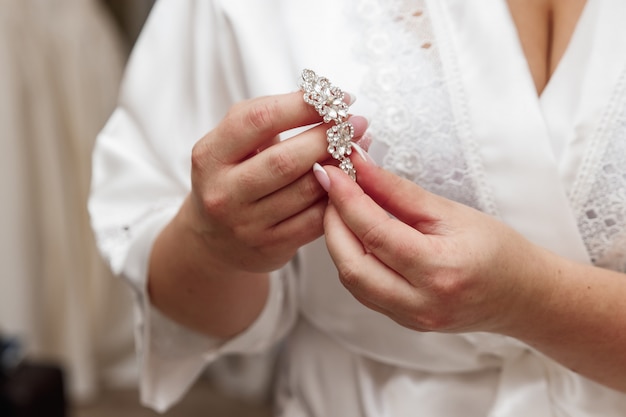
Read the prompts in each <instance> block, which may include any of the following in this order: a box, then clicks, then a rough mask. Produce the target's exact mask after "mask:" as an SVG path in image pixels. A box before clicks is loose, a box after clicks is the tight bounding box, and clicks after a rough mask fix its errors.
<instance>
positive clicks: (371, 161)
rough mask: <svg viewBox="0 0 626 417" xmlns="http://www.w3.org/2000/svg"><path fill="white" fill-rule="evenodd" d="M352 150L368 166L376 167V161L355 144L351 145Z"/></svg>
mask: <svg viewBox="0 0 626 417" xmlns="http://www.w3.org/2000/svg"><path fill="white" fill-rule="evenodd" d="M352 148H353V149H354V150H355V151H356V153H358V154H359V156H360V157H361V159H363V160H364V161H365V162H367V163H368V164H372V165H378V164H377V163H376V161H374V159H373V158H372V157H371V156H370V154H368V153H367V152H365V150H364V149H363V148H361V147H360V146H359V145H358V144H357V143H352Z"/></svg>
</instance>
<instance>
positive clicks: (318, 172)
mask: <svg viewBox="0 0 626 417" xmlns="http://www.w3.org/2000/svg"><path fill="white" fill-rule="evenodd" d="M313 174H314V175H315V179H317V182H319V183H320V185H321V186H322V188H323V189H324V190H325V191H326V192H328V190H330V177H329V176H328V174H327V173H326V170H325V169H324V168H322V166H321V165H320V164H318V163H317V162H316V163H315V164H314V165H313Z"/></svg>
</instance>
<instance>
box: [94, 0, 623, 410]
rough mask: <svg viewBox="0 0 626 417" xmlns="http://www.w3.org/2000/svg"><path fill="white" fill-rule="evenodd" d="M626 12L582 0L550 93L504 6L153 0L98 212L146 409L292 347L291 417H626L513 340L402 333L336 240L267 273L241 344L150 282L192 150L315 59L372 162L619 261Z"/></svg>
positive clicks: (616, 5)
mask: <svg viewBox="0 0 626 417" xmlns="http://www.w3.org/2000/svg"><path fill="white" fill-rule="evenodd" d="M623 16H626V3H625V2H623V1H621V0H589V1H588V4H587V6H586V8H585V10H584V13H583V15H582V17H581V20H580V22H579V24H578V27H577V29H576V32H575V34H574V36H573V38H572V41H571V43H570V45H569V48H568V50H567V51H566V54H565V56H564V57H563V60H562V61H561V63H560V65H559V67H558V69H557V71H556V72H555V74H554V75H553V78H552V79H551V81H550V83H549V85H548V86H547V88H546V90H545V91H544V93H543V94H542V95H541V97H537V94H536V91H535V87H534V84H533V81H532V78H531V76H530V73H529V71H528V67H527V63H526V61H525V58H524V54H523V52H522V49H521V47H520V44H519V39H518V37H517V33H516V30H515V26H514V24H513V22H512V20H511V17H510V15H509V12H508V9H507V6H506V1H505V0H425V1H420V0H354V1H351V0H320V1H311V2H294V1H289V0H263V1H261V0H214V1H204V0H202V1H180V0H161V1H160V3H157V6H156V9H155V11H154V12H153V15H152V17H151V18H150V20H149V22H148V26H147V28H146V30H145V31H144V33H143V34H142V36H141V38H140V41H139V44H138V47H137V49H136V50H135V52H134V54H133V56H132V59H131V63H130V66H129V71H128V73H127V76H126V79H125V82H124V85H123V92H122V95H121V99H120V103H119V107H118V108H117V110H116V112H115V113H114V115H113V117H112V118H111V119H110V121H109V123H108V124H107V126H106V128H105V129H104V131H103V132H102V133H101V135H100V136H99V138H98V142H97V147H96V150H95V154H94V158H95V159H94V164H95V165H94V180H93V188H92V196H91V202H90V210H91V214H92V221H93V226H94V228H95V231H96V233H97V239H98V243H99V246H100V249H101V251H102V252H103V254H104V255H105V256H106V257H107V259H108V260H109V262H110V264H111V265H112V267H113V269H114V270H115V271H116V272H117V273H119V274H121V275H122V276H124V277H125V278H126V279H127V280H128V282H129V283H131V284H132V286H133V288H134V290H135V291H134V293H135V296H136V300H137V304H136V305H137V315H136V318H137V322H136V331H137V333H136V334H137V341H138V343H139V354H140V360H141V366H142V369H141V384H142V395H143V401H144V402H145V403H146V404H148V405H150V406H152V407H154V408H156V409H159V410H163V409H166V408H168V407H169V406H170V405H171V404H172V403H173V402H175V401H176V400H178V399H179V398H180V396H181V395H183V394H184V392H185V390H186V389H187V388H188V387H189V385H190V384H191V383H192V382H193V380H194V378H195V377H196V376H197V375H198V374H199V373H200V372H201V370H202V367H203V366H204V365H205V364H207V363H209V362H211V361H213V360H215V359H216V358H218V357H220V356H221V355H223V354H225V353H229V352H244V353H249V352H257V351H262V350H264V349H267V348H268V347H270V346H272V345H273V344H275V343H276V342H277V341H278V340H281V339H282V338H286V348H285V351H284V352H283V357H282V360H281V365H282V366H281V369H280V376H279V380H280V384H279V387H278V392H277V396H278V405H279V406H278V410H277V413H278V415H284V416H290V417H292V416H309V417H312V416H315V417H321V416H357V415H358V416H371V417H374V416H394V417H396V416H415V415H419V416H437V417H448V416H450V417H458V416H464V417H485V416H490V417H528V416H533V417H536V416H537V417H543V416H570V417H572V416H576V417H592V416H611V417H616V416H624V415H626V395H624V394H623V393H619V392H616V391H613V390H611V389H608V388H606V387H603V386H600V385H598V384H596V383H594V382H592V381H590V380H588V379H586V378H584V377H581V376H579V375H577V374H575V373H573V372H571V371H569V370H567V369H565V368H563V367H562V366H560V365H558V364H557V363H555V362H554V361H552V360H550V359H549V358H546V357H544V356H543V355H541V354H540V353H538V352H536V351H534V350H533V349H531V348H529V347H528V346H526V345H524V344H522V343H520V342H518V341H516V340H513V339H510V338H506V337H502V336H498V335H491V334H482V333H471V334H460V335H444V334H437V333H429V334H422V333H417V332H413V331H410V330H408V329H406V328H403V327H400V326H399V325H397V324H395V323H393V322H392V321H391V320H389V319H388V318H386V317H384V316H382V315H379V314H377V313H375V312H373V311H371V310H368V309H367V308H365V307H363V306H362V305H360V304H359V303H358V302H357V301H355V300H354V299H353V298H352V297H351V296H350V294H349V293H348V292H347V291H346V290H345V289H343V288H342V286H341V284H340V283H339V281H338V280H337V277H336V271H335V268H334V266H333V264H332V262H331V260H330V258H329V256H328V254H327V251H326V248H325V246H324V242H323V239H320V240H317V241H315V242H313V243H311V244H309V245H307V246H305V247H303V248H302V249H301V250H300V251H299V253H298V256H297V261H296V262H292V263H290V264H288V265H287V266H285V267H284V268H283V269H282V270H280V271H276V272H275V273H273V274H272V278H271V282H272V286H271V292H270V296H269V299H268V301H267V305H266V307H265V309H264V311H263V312H262V314H261V316H260V317H259V318H258V319H257V321H256V322H255V323H253V324H252V325H251V327H250V328H249V329H248V330H247V331H246V332H244V333H243V334H241V335H239V336H238V337H236V338H234V339H233V340H229V341H218V340H212V339H210V338H207V337H203V336H201V335H198V334H194V333H192V332H190V331H188V330H185V329H184V328H182V327H181V326H178V325H177V324H175V323H173V322H171V321H170V320H168V319H167V318H165V317H163V316H162V315H160V314H159V313H158V312H157V311H155V310H154V309H153V308H152V307H151V305H150V303H149V300H148V299H147V294H146V290H145V285H146V268H147V260H148V257H149V253H150V248H151V245H152V242H153V240H154V238H155V237H156V236H157V234H158V233H159V231H160V230H161V229H162V228H163V226H164V225H165V224H166V223H167V222H168V221H169V220H170V219H171V218H172V216H173V215H174V214H175V213H176V211H177V209H178V207H179V206H180V204H181V202H182V200H183V198H184V197H185V195H186V194H187V193H188V192H189V189H190V180H189V172H190V163H189V162H190V161H189V160H190V150H191V147H192V146H193V144H194V143H195V142H196V141H197V140H198V139H199V138H200V137H201V136H203V135H204V134H205V133H206V132H207V131H208V130H210V129H211V128H212V127H213V126H215V125H216V124H217V123H218V122H219V120H220V119H221V117H222V116H223V115H224V113H225V111H226V110H227V109H228V108H229V106H230V105H231V104H233V103H235V102H237V101H239V100H242V99H245V98H249V97H255V96H260V95H266V94H275V93H284V92H288V91H293V90H294V89H295V88H296V86H297V82H298V76H299V74H300V71H301V70H302V69H303V68H311V69H313V70H315V71H317V72H318V73H320V74H323V75H326V76H327V77H329V78H330V79H331V80H332V81H333V82H334V83H335V84H336V85H339V86H341V87H342V88H344V89H345V90H346V91H350V92H351V93H355V94H356V96H357V97H358V100H357V102H356V103H355V105H354V106H353V108H352V110H353V112H354V113H356V114H363V115H365V116H367V117H368V118H369V119H370V121H371V125H370V133H371V136H372V137H373V140H374V144H373V145H372V147H371V148H370V153H371V154H372V155H373V157H374V158H375V159H377V160H378V161H379V163H381V164H382V165H384V166H385V167H386V168H388V169H389V170H392V171H394V172H396V173H398V174H399V175H402V176H405V177H407V178H410V179H412V180H413V181H415V182H416V183H418V184H420V185H422V186H423V187H425V188H427V189H429V190H431V191H433V192H435V193H438V194H441V195H444V196H446V197H448V198H451V199H454V200H457V201H460V202H462V203H464V204H468V205H471V206H473V207H476V208H478V209H480V210H483V211H485V212H487V213H489V214H491V215H493V216H496V217H497V218H499V219H501V220H502V221H503V222H506V223H507V224H509V225H511V226H512V227H514V228H515V229H517V230H518V231H520V232H521V233H523V234H524V235H525V236H526V237H527V238H528V239H530V240H531V241H533V242H535V243H537V244H539V245H542V246H544V247H547V248H549V249H550V250H552V251H555V252H557V253H559V254H560V255H562V256H565V257H569V258H571V259H575V260H578V261H580V262H587V263H588V262H593V263H595V264H596V265H599V266H603V267H607V268H613V269H616V270H622V271H623V270H624V269H625V267H626V262H625V261H624V260H625V259H626V250H625V249H624V248H625V247H626V246H625V245H624V243H625V242H626V227H625V226H626V140H625V139H626V124H624V120H626V107H625V104H626V91H624V88H625V85H624V82H623V81H624V74H625V70H626V52H625V51H626V27H625V26H624V25H623V23H622V17H623Z"/></svg>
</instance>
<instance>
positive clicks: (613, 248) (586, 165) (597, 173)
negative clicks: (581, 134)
mask: <svg viewBox="0 0 626 417" xmlns="http://www.w3.org/2000/svg"><path fill="white" fill-rule="evenodd" d="M625 84H626V72H624V73H622V76H621V77H620V82H619V84H618V86H617V87H616V89H615V94H614V96H613V98H612V100H611V103H610V105H609V107H608V110H607V111H606V112H605V117H604V119H603V120H602V122H601V123H600V126H599V128H598V130H597V131H596V135H595V138H594V139H593V140H592V141H591V142H590V143H589V152H588V153H587V158H586V159H585V161H584V162H583V164H582V168H581V170H580V174H579V176H578V178H577V182H576V184H575V187H573V190H574V192H573V193H572V197H571V200H572V204H573V206H574V207H576V208H579V211H578V228H579V230H580V232H581V234H582V237H583V240H584V242H585V245H586V246H587V250H588V251H589V255H590V257H591V260H592V262H593V263H594V264H595V265H597V266H601V267H604V268H609V269H613V270H619V271H626V95H625V93H626V85H625Z"/></svg>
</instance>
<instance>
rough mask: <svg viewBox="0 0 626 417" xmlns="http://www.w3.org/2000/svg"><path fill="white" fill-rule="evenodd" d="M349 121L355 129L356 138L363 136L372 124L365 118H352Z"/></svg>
mask: <svg viewBox="0 0 626 417" xmlns="http://www.w3.org/2000/svg"><path fill="white" fill-rule="evenodd" d="M348 121H349V122H350V123H352V126H353V127H354V137H356V138H358V137H361V136H363V135H364V134H365V132H366V131H367V128H368V126H369V124H370V122H369V120H367V118H365V117H363V116H352V117H350V119H348Z"/></svg>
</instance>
